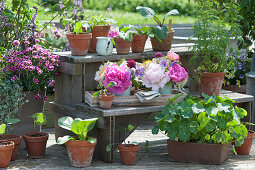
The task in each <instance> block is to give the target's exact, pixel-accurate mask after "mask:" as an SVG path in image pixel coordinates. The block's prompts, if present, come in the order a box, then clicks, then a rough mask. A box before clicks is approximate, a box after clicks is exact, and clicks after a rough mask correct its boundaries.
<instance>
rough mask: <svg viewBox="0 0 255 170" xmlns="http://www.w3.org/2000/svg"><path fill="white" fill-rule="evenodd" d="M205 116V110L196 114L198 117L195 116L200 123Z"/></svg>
mask: <svg viewBox="0 0 255 170" xmlns="http://www.w3.org/2000/svg"><path fill="white" fill-rule="evenodd" d="M205 116H206V113H205V112H202V113H200V114H199V115H198V118H197V120H198V122H199V123H201V121H202V118H203V117H205Z"/></svg>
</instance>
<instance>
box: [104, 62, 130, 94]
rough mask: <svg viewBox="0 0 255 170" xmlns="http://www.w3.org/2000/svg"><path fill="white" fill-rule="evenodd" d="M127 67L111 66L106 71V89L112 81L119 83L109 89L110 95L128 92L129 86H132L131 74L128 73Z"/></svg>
mask: <svg viewBox="0 0 255 170" xmlns="http://www.w3.org/2000/svg"><path fill="white" fill-rule="evenodd" d="M126 67H127V66H125V65H121V66H118V65H115V64H113V65H111V66H107V68H106V71H105V80H104V82H103V83H104V87H107V86H108V84H109V83H110V82H111V81H114V82H116V83H117V85H115V86H114V87H110V88H107V90H108V91H109V92H110V93H114V92H115V93H116V94H122V93H123V92H124V91H126V90H127V89H128V88H129V86H131V85H132V82H131V81H130V72H129V71H127V68H126Z"/></svg>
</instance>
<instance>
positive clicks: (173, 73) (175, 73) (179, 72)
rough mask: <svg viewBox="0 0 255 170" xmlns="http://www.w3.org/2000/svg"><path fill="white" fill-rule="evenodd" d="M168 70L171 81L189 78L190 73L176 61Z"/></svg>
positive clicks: (176, 81)
mask: <svg viewBox="0 0 255 170" xmlns="http://www.w3.org/2000/svg"><path fill="white" fill-rule="evenodd" d="M168 71H169V77H170V79H171V81H172V82H174V83H179V82H181V81H183V80H185V79H187V78H188V73H187V72H186V70H185V69H184V68H183V67H182V66H180V65H179V64H176V63H175V64H173V65H172V66H171V67H169V69H168Z"/></svg>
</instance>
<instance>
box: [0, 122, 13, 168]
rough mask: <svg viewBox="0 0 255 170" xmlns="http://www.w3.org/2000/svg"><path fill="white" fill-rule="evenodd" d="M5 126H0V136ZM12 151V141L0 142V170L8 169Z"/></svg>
mask: <svg viewBox="0 0 255 170" xmlns="http://www.w3.org/2000/svg"><path fill="white" fill-rule="evenodd" d="M5 128H6V124H1V125H0V135H2V134H4V133H5ZM13 149H14V142H13V141H4V140H0V158H1V159H0V168H5V167H8V166H9V164H10V160H11V155H12V151H13Z"/></svg>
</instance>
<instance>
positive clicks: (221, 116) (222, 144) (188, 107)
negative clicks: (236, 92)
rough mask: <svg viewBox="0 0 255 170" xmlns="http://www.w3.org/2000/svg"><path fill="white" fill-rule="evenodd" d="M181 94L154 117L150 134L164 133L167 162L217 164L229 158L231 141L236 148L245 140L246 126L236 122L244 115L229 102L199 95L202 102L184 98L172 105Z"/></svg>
mask: <svg viewBox="0 0 255 170" xmlns="http://www.w3.org/2000/svg"><path fill="white" fill-rule="evenodd" d="M181 95H182V94H178V95H176V96H175V97H174V98H171V99H169V104H168V105H166V106H165V107H164V108H163V109H162V111H161V113H160V114H159V115H158V116H156V117H155V121H156V123H157V125H155V126H154V128H153V129H152V133H153V134H158V132H159V130H161V131H164V132H165V134H166V135H167V137H168V138H169V140H168V141H167V144H168V154H169V155H168V156H169V159H170V160H175V161H182V162H196V163H203V164H221V163H222V162H224V161H225V160H226V159H227V158H228V155H229V151H230V149H231V142H232V141H233V139H235V145H236V146H240V145H241V144H242V143H243V142H244V139H245V138H246V137H247V134H248V132H247V129H246V126H245V125H244V124H243V123H242V122H241V121H240V119H242V118H244V116H246V115H247V112H246V111H245V110H244V109H242V108H238V107H234V106H233V102H234V101H233V100H231V99H229V98H227V97H225V98H222V97H219V96H215V95H213V96H208V95H206V94H205V93H202V96H203V97H204V100H203V99H201V98H199V97H192V96H191V95H188V96H186V97H185V98H184V101H182V102H178V103H175V100H177V99H178V98H179V97H180V96H181Z"/></svg>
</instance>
